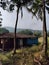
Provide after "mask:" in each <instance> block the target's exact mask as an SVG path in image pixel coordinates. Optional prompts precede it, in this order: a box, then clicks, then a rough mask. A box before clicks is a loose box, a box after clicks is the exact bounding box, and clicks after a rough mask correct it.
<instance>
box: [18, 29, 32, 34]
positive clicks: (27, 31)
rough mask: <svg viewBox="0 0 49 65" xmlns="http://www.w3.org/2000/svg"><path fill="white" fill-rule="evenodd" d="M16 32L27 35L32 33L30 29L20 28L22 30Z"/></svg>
mask: <svg viewBox="0 0 49 65" xmlns="http://www.w3.org/2000/svg"><path fill="white" fill-rule="evenodd" d="M18 33H21V34H27V35H32V34H33V32H32V31H31V30H22V31H20V32H18Z"/></svg>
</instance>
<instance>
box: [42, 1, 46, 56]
mask: <svg viewBox="0 0 49 65" xmlns="http://www.w3.org/2000/svg"><path fill="white" fill-rule="evenodd" d="M45 13H46V12H45V0H43V43H44V45H45V57H47V27H46V14H45Z"/></svg>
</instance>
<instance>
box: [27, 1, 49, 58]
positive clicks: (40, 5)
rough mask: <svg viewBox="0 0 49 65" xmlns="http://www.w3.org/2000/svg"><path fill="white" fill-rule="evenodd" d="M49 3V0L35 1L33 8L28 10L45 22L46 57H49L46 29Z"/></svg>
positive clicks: (44, 42)
mask: <svg viewBox="0 0 49 65" xmlns="http://www.w3.org/2000/svg"><path fill="white" fill-rule="evenodd" d="M48 6H49V1H48V0H34V2H33V4H32V6H31V8H28V7H26V8H27V10H28V11H29V12H32V14H33V15H34V16H36V18H37V17H38V18H40V19H41V20H42V21H43V44H44V45H45V49H44V50H45V57H47V56H48V55H47V27H46V12H45V9H46V10H47V11H48V13H49V7H48Z"/></svg>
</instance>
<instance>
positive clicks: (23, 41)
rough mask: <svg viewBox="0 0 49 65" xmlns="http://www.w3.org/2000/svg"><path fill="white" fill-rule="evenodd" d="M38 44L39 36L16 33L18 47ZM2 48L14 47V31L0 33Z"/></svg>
mask: <svg viewBox="0 0 49 65" xmlns="http://www.w3.org/2000/svg"><path fill="white" fill-rule="evenodd" d="M34 44H38V37H36V36H34V35H25V34H19V33H17V34H16V48H20V47H24V46H32V45H34ZM0 48H4V50H9V49H13V48H14V33H5V34H2V35H0Z"/></svg>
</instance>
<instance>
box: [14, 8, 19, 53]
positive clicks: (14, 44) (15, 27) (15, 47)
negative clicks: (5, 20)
mask: <svg viewBox="0 0 49 65" xmlns="http://www.w3.org/2000/svg"><path fill="white" fill-rule="evenodd" d="M18 15H19V7H18V9H17V18H16V23H15V30H14V34H15V36H14V54H15V53H16V31H17V23H18Z"/></svg>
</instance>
